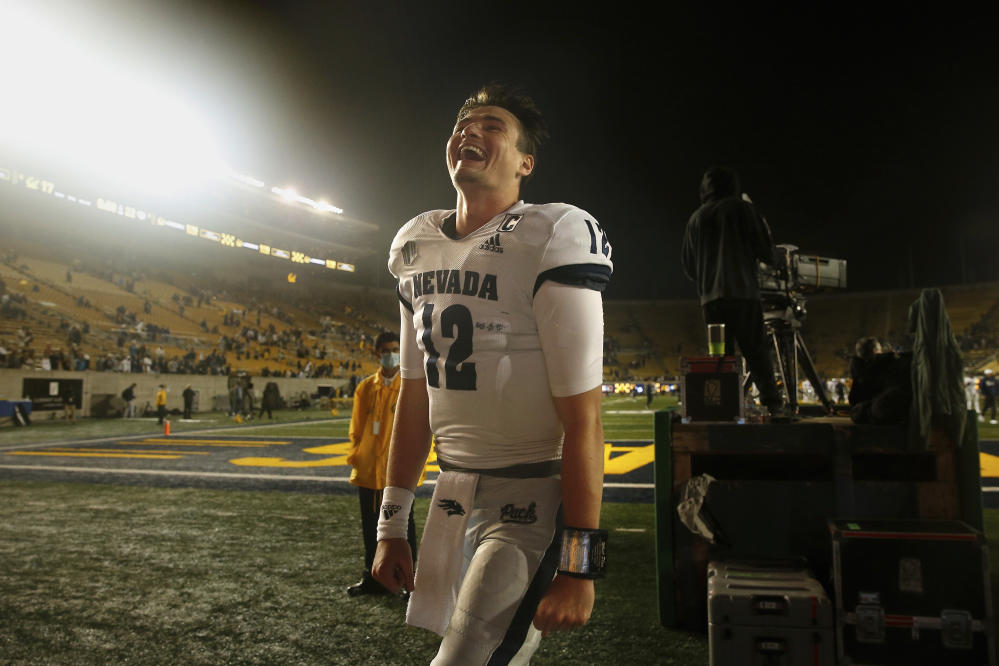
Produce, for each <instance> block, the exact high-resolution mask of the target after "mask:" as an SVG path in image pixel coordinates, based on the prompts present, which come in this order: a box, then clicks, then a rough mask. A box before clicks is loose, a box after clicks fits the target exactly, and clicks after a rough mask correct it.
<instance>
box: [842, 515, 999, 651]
mask: <svg viewBox="0 0 999 666" xmlns="http://www.w3.org/2000/svg"><path fill="white" fill-rule="evenodd" d="M829 530H830V533H831V536H832V549H833V553H832V555H833V579H834V580H833V582H834V587H835V600H836V615H837V621H836V642H837V651H838V654H839V658H840V660H841V662H840V663H842V664H905V666H917V665H922V664H926V665H930V664H932V665H933V666H941V665H944V664H946V666H963V665H971V664H973V665H975V666H995V664H996V661H995V645H994V641H995V631H994V628H993V620H992V599H991V594H990V584H991V581H990V578H989V561H988V550H987V548H986V544H985V539H984V537H983V535H982V533H981V532H979V531H977V530H975V529H973V528H972V527H970V526H969V525H967V524H966V523H962V522H960V521H875V520H855V521H849V520H836V521H830V522H829Z"/></svg>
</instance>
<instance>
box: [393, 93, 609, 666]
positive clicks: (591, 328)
mask: <svg viewBox="0 0 999 666" xmlns="http://www.w3.org/2000/svg"><path fill="white" fill-rule="evenodd" d="M545 136H546V131H545V127H544V122H543V120H542V118H541V115H540V113H539V112H538V110H537V108H536V107H535V105H534V102H533V101H532V100H531V99H530V98H528V97H526V96H523V95H520V94H517V93H514V92H512V91H510V90H508V89H506V88H504V87H502V86H496V85H492V86H486V87H484V88H482V89H481V90H479V91H478V92H476V93H475V94H474V95H473V96H472V97H471V98H469V99H468V100H467V101H466V102H465V104H464V105H463V106H462V107H461V109H460V110H459V112H458V118H457V122H456V124H455V127H454V131H453V132H452V134H451V136H450V138H449V139H448V141H447V147H446V153H445V157H446V161H447V167H448V171H449V173H450V175H451V181H452V183H453V184H454V187H455V190H456V191H457V203H456V206H455V208H454V209H452V210H433V211H429V212H427V213H423V214H422V215H419V216H417V217H415V218H413V219H412V220H410V221H409V222H408V223H407V224H406V225H405V226H403V227H402V229H400V231H399V233H398V234H397V235H396V238H395V240H394V241H393V243H392V249H391V251H390V256H389V268H390V270H391V271H392V273H393V275H395V276H396V278H397V279H398V291H399V300H400V303H401V305H400V313H401V319H402V325H401V354H402V359H401V374H402V378H403V381H402V389H401V393H400V397H399V404H398V407H397V410H396V422H395V427H394V429H393V436H392V444H391V449H390V453H389V467H388V487H387V488H386V489H385V495H384V501H383V504H382V512H381V517H380V520H379V528H378V538H379V543H378V551H377V555H376V557H375V565H374V575H375V577H376V578H377V579H378V580H379V581H380V582H381V583H382V584H383V585H385V586H386V587H388V588H389V589H391V590H393V591H399V590H400V589H402V588H405V589H407V590H412V598H411V600H410V604H409V608H408V611H407V622H409V623H410V624H412V625H415V626H421V627H425V628H428V629H431V630H433V631H436V632H437V633H439V634H441V635H442V636H443V640H442V641H441V647H440V650H439V651H438V654H437V657H436V658H435V659H434V661H433V663H434V664H487V663H488V664H507V663H526V662H527V661H528V660H529V659H530V657H531V655H532V654H533V653H534V651H535V650H536V649H537V646H538V643H539V641H540V638H541V636H542V635H543V634H546V633H548V632H550V631H558V630H563V629H571V628H573V627H577V626H580V625H582V624H584V623H585V622H586V621H587V620H588V619H589V616H590V613H591V611H592V609H593V600H594V588H593V586H594V583H593V579H595V578H599V577H600V576H602V575H603V573H604V561H605V554H606V538H607V536H606V532H603V531H601V530H599V520H600V503H601V498H602V492H603V491H602V484H603V426H602V423H601V420H600V385H601V380H602V376H601V375H602V367H603V356H602V354H603V308H602V303H601V294H600V292H601V291H602V290H603V289H604V288H605V286H606V285H607V282H608V281H609V279H610V275H611V270H612V264H611V259H610V257H611V246H610V243H609V242H608V240H607V236H606V234H605V233H604V231H603V229H602V228H601V226H600V225H599V224H598V223H597V221H596V219H595V218H594V217H593V216H592V215H590V214H588V213H586V212H585V211H583V210H580V209H579V208H576V207H575V206H571V205H568V204H527V203H524V202H523V201H521V200H520V189H521V185H522V184H523V183H524V181H526V180H527V179H528V178H529V177H530V176H531V175H532V173H533V172H534V167H535V161H536V158H537V154H538V148H539V146H540V144H541V141H542V140H543V139H544V138H545ZM432 436H433V438H434V439H435V440H436V447H437V449H436V450H437V459H438V461H439V464H440V467H441V474H440V477H439V478H438V480H437V485H436V487H435V490H434V497H433V500H432V502H431V507H430V514H429V516H428V518H427V524H426V528H425V530H424V534H423V542H422V545H421V550H422V553H423V554H422V556H421V560H420V568H419V570H418V571H416V573H415V579H414V572H413V564H412V561H411V558H410V552H409V547H408V545H407V544H406V541H405V520H404V519H405V516H406V515H407V514H408V512H409V507H410V506H412V501H413V490H414V488H415V486H416V482H417V480H418V479H419V476H420V472H421V470H422V469H423V465H424V463H425V461H426V459H427V455H428V453H429V449H430V443H431V437H432Z"/></svg>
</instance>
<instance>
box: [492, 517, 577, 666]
mask: <svg viewBox="0 0 999 666" xmlns="http://www.w3.org/2000/svg"><path fill="white" fill-rule="evenodd" d="M562 528H563V522H562V507H561V506H559V508H558V513H557V514H556V515H555V533H554V534H553V535H552V541H551V544H549V546H548V550H547V551H545V555H544V557H543V558H541V563H540V565H539V566H538V570H537V572H535V574H534V578H532V579H531V584H530V585H529V586H528V588H527V592H526V593H525V594H524V598H523V599H521V601H520V605H519V606H518V607H517V612H516V613H514V616H513V620H511V621H510V626H509V627H508V628H507V630H506V635H504V636H503V640H502V641H500V644H499V645H498V646H497V647H496V649H495V650H494V651H493V654H492V656H491V657H490V658H489V662H488V664H487V666H506V664H509V663H510V661H511V660H512V659H513V658H514V657H515V656H517V652H519V651H520V648H521V647H522V646H523V645H524V641H526V640H527V631H528V630H529V629H530V628H531V624H532V623H533V622H534V614H535V613H537V612H538V604H540V603H541V598H542V597H543V596H545V592H547V591H548V587H549V586H550V585H551V584H552V580H554V579H555V573H556V572H557V571H558V561H559V557H560V556H561V554H562Z"/></svg>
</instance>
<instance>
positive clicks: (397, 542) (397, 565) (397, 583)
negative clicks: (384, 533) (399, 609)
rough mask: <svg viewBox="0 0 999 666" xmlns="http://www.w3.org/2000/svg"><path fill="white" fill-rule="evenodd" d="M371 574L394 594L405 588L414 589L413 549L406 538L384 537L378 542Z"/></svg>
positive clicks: (408, 590)
mask: <svg viewBox="0 0 999 666" xmlns="http://www.w3.org/2000/svg"><path fill="white" fill-rule="evenodd" d="M371 575H372V576H374V578H375V580H377V581H378V582H379V583H381V584H382V585H384V586H385V587H386V588H388V590H389V591H390V592H392V593H393V594H398V593H399V592H401V591H402V590H403V589H405V590H406V591H407V592H412V591H413V585H414V582H413V551H411V550H410V549H409V542H408V541H406V540H405V539H383V540H381V541H379V542H378V549H377V550H376V551H375V562H374V564H373V565H372V566H371Z"/></svg>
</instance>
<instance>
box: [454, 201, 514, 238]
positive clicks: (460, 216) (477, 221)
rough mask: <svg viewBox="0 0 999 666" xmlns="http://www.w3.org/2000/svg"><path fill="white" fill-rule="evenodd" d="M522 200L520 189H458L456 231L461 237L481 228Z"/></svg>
mask: <svg viewBox="0 0 999 666" xmlns="http://www.w3.org/2000/svg"><path fill="white" fill-rule="evenodd" d="M519 200H520V192H519V190H502V191H489V192H475V193H465V192H462V191H461V190H458V203H457V204H455V211H456V215H457V219H456V221H455V222H456V223H455V231H456V232H457V234H458V237H459V238H464V237H465V236H467V235H468V234H470V233H472V232H473V231H476V230H477V229H479V228H480V227H481V226H482V225H484V224H485V223H486V222H488V221H489V220H491V219H493V218H494V217H496V216H497V215H499V214H500V213H502V212H503V211H505V210H506V209H508V208H510V206H512V205H514V204H515V203H517V202H518V201H519Z"/></svg>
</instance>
